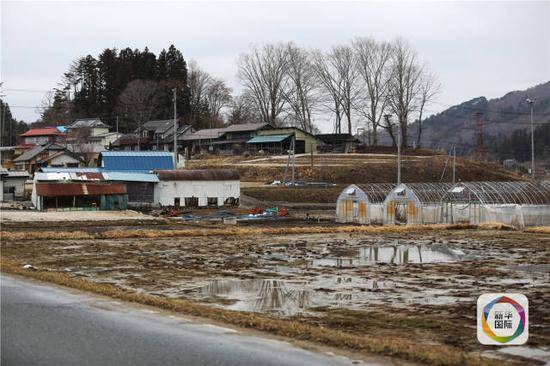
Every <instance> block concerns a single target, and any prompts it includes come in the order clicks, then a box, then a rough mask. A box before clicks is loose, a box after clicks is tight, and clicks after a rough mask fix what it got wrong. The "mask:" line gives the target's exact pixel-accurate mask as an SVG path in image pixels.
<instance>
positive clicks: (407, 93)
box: [388, 39, 424, 147]
mask: <svg viewBox="0 0 550 366" xmlns="http://www.w3.org/2000/svg"><path fill="white" fill-rule="evenodd" d="M392 48H393V50H392V57H391V75H390V80H389V85H388V86H389V92H388V103H389V106H390V108H391V109H392V111H393V113H394V114H395V115H396V117H397V121H398V123H399V128H400V132H401V146H402V147H407V146H408V136H407V132H408V122H409V116H410V114H411V113H412V112H413V111H415V110H416V109H417V108H418V105H417V102H418V96H419V94H420V85H421V80H422V73H423V68H424V67H423V65H421V64H420V62H419V60H418V57H417V55H416V52H415V51H414V50H413V49H412V48H411V47H410V46H409V44H408V43H406V42H405V41H404V40H403V39H397V40H396V41H395V42H394V44H393V47H392Z"/></svg>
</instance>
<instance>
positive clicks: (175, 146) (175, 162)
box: [172, 88, 178, 169]
mask: <svg viewBox="0 0 550 366" xmlns="http://www.w3.org/2000/svg"><path fill="white" fill-rule="evenodd" d="M172 92H173V93H174V169H177V167H178V134H177V132H178V121H177V109H176V108H177V106H176V100H177V89H176V88H174V89H172Z"/></svg>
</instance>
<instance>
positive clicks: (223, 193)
mask: <svg viewBox="0 0 550 366" xmlns="http://www.w3.org/2000/svg"><path fill="white" fill-rule="evenodd" d="M155 173H156V174H157V176H158V178H159V180H160V182H159V183H158V184H156V186H155V199H154V201H155V202H156V203H159V204H160V205H162V206H175V207H220V206H234V205H238V204H239V198H240V177H239V173H238V172H237V171H235V170H230V169H209V170H157V171H155Z"/></svg>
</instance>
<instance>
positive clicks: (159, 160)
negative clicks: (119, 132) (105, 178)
mask: <svg viewBox="0 0 550 366" xmlns="http://www.w3.org/2000/svg"><path fill="white" fill-rule="evenodd" d="M98 165H100V166H101V167H102V168H104V169H106V170H118V171H135V172H148V171H151V170H155V169H162V170H165V169H166V170H169V169H174V161H173V154H172V153H170V152H167V151H102V152H101V153H99V159H98Z"/></svg>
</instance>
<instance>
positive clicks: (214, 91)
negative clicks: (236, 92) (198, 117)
mask: <svg viewBox="0 0 550 366" xmlns="http://www.w3.org/2000/svg"><path fill="white" fill-rule="evenodd" d="M232 91H233V90H232V89H231V88H230V87H228V86H227V85H225V82H224V81H223V80H218V79H210V82H209V83H208V85H207V87H206V100H207V102H208V110H209V111H210V114H211V116H212V117H213V118H220V112H221V110H222V109H223V108H225V107H228V106H229V105H231V100H232V97H231V93H232Z"/></svg>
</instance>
